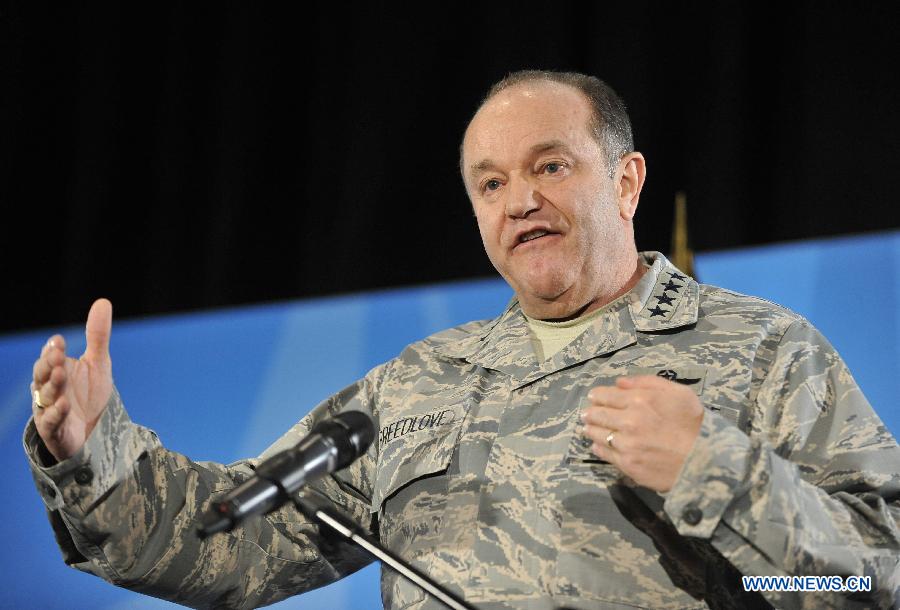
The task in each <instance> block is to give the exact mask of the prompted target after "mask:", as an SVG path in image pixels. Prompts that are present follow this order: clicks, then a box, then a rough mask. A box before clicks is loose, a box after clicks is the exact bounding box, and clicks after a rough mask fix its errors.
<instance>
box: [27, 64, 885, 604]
mask: <svg viewBox="0 0 900 610" xmlns="http://www.w3.org/2000/svg"><path fill="white" fill-rule="evenodd" d="M623 117H624V118H623ZM631 148H632V146H631V142H630V127H628V125H627V116H626V115H625V113H624V109H623V108H622V106H621V102H619V101H618V98H616V97H615V95H614V94H613V93H612V92H611V91H609V90H608V88H606V87H605V86H604V85H603V84H602V83H600V82H599V81H596V79H587V78H586V77H581V76H579V75H559V74H543V73H524V74H518V75H514V76H513V77H511V78H510V79H507V80H506V81H504V82H502V83H500V84H499V85H498V86H495V88H494V89H493V90H492V91H491V93H490V94H489V96H488V99H487V101H486V102H485V103H484V104H483V105H482V107H481V108H480V109H479V111H478V113H477V114H476V115H475V117H474V118H473V120H472V122H471V123H470V125H469V128H468V130H467V132H466V137H465V140H464V143H463V159H462V169H463V177H464V180H465V183H466V188H467V191H468V193H469V196H470V197H471V199H472V203H473V206H474V209H475V213H476V216H477V218H478V224H479V230H480V231H481V235H482V239H483V241H484V244H485V249H486V251H487V253H488V256H489V257H490V258H491V261H492V262H493V263H494V265H495V266H496V267H497V269H498V271H500V273H501V274H502V275H503V276H504V278H506V280H507V281H508V282H509V283H510V285H511V286H512V287H513V289H514V291H515V292H516V298H515V299H514V300H513V301H512V302H511V303H510V305H509V306H508V307H507V309H506V310H505V311H504V312H503V313H502V314H501V315H500V316H499V317H497V318H496V319H494V320H492V321H489V322H476V323H470V324H467V325H464V326H462V327H458V328H454V329H450V330H447V331H444V332H442V333H439V334H437V335H434V336H432V337H429V338H427V339H425V340H423V341H421V342H418V343H415V344H413V345H411V346H409V347H408V348H407V349H406V350H404V352H403V353H402V354H401V355H400V356H399V357H397V358H396V359H394V360H392V361H390V362H388V363H386V364H383V365H381V366H379V367H377V368H375V369H374V370H372V371H371V372H370V373H369V374H368V375H366V377H365V378H363V379H362V380H360V381H359V382H357V383H356V384H353V385H352V386H350V387H348V388H346V389H344V390H343V391H341V392H339V393H338V394H336V395H334V396H333V397H332V398H330V399H329V400H327V401H326V402H325V403H323V404H322V405H319V406H318V407H317V408H316V409H315V410H314V411H313V413H311V414H310V415H309V416H308V417H307V418H304V420H303V421H301V422H300V423H298V424H297V425H296V426H295V427H294V428H292V429H291V430H290V431H289V432H288V433H287V434H286V435H285V436H284V437H282V438H281V439H280V440H279V441H278V442H277V443H276V444H275V445H273V447H271V448H270V449H269V450H268V451H267V452H266V454H264V455H263V456H262V457H263V458H264V457H265V456H266V455H269V454H271V453H272V452H275V451H278V450H281V449H284V448H286V447H288V446H290V445H292V444H294V443H296V442H297V440H299V439H300V438H301V437H303V436H304V435H305V434H306V433H307V432H308V431H309V429H310V428H311V426H312V425H313V424H314V423H315V422H316V421H319V420H321V419H323V418H326V417H329V416H331V415H333V414H335V413H337V412H339V411H343V410H348V409H355V410H360V411H364V412H366V413H368V414H369V415H371V416H372V418H373V419H374V420H375V422H376V425H377V426H378V430H379V434H378V437H377V439H376V442H375V443H374V444H373V446H372V447H371V448H370V450H369V451H368V452H367V453H366V454H365V455H364V456H363V457H362V458H361V459H360V460H358V461H357V462H355V463H354V464H353V465H352V466H351V467H349V468H347V469H346V470H344V471H341V472H339V473H337V474H336V475H334V476H332V477H329V478H327V479H325V480H323V481H321V482H320V483H317V484H316V485H315V486H314V487H315V491H310V492H309V493H323V494H325V495H326V496H327V497H328V498H330V499H331V501H333V502H334V503H335V504H336V505H337V506H338V507H339V508H340V509H341V510H342V511H343V512H344V513H346V514H347V515H348V516H350V517H352V518H353V519H354V520H356V521H357V522H359V523H361V524H364V525H365V526H367V527H368V528H369V529H370V531H371V532H372V534H373V535H375V536H377V537H379V538H380V540H381V542H382V543H383V544H384V545H385V546H387V547H388V548H389V549H391V550H393V551H395V552H396V553H398V554H400V555H401V556H403V557H404V558H406V559H407V560H409V561H411V562H412V563H413V564H414V565H416V566H418V567H420V568H421V569H423V570H424V571H426V572H428V573H430V574H431V575H433V576H434V577H435V578H436V579H438V580H439V581H441V582H443V583H447V584H448V585H449V586H450V588H451V589H453V590H455V591H456V592H458V593H459V594H460V595H462V596H464V597H465V598H466V600H467V601H468V602H470V603H472V604H474V605H476V606H477V607H479V608H528V609H531V608H534V609H538V608H540V609H545V608H546V609H549V608H625V607H647V608H706V607H713V608H722V607H754V606H756V605H763V606H764V605H765V604H766V603H772V604H774V605H776V606H778V607H786V608H787V607H807V608H823V607H835V608H837V607H860V608H864V607H873V606H880V607H891V606H893V605H896V604H898V603H900V569H898V549H900V525H898V516H900V499H898V498H900V475H898V470H900V448H898V446H897V443H896V441H895V440H894V439H893V438H892V437H891V435H890V434H889V433H888V432H887V430H886V429H885V427H884V426H883V424H882V423H881V422H880V420H879V419H878V417H877V415H875V413H874V412H873V411H872V409H871V407H870V406H869V405H868V404H867V402H866V401H865V399H864V398H863V396H862V394H861V392H860V390H859V388H858V387H857V386H856V384H855V383H854V381H853V379H852V377H851V376H850V374H849V372H848V371H847V369H846V367H845V366H844V364H843V362H842V361H841V360H840V358H839V357H838V356H837V354H836V353H835V352H834V350H833V349H832V348H831V347H830V346H829V344H828V343H827V341H826V340H825V339H824V338H823V337H821V335H819V334H818V333H817V332H816V331H815V329H813V328H812V327H811V326H810V325H809V323H808V322H806V321H805V320H803V319H802V318H801V317H799V316H797V315H795V314H793V313H791V312H789V311H787V310H784V309H782V308H779V307H777V306H775V305H772V304H770V303H768V302H765V301H762V300H760V299H756V298H752V297H746V296H742V295H738V294H735V293H731V292H728V291H726V290H722V289H719V288H714V287H710V286H701V285H699V284H697V283H696V282H694V281H693V280H692V279H690V278H689V277H687V276H686V275H685V274H683V273H681V272H679V271H678V270H677V269H675V268H674V267H673V266H672V265H671V264H669V263H668V261H666V259H665V258H664V257H662V256H661V255H658V254H655V253H647V254H642V255H640V256H638V254H637V252H636V251H635V249H634V236H633V229H632V218H633V215H634V212H635V209H636V207H637V202H638V196H639V194H640V190H641V186H642V184H643V179H644V162H643V158H642V157H641V156H640V154H639V153H636V152H633V151H632V150H631ZM547 321H550V322H547ZM573 321H574V322H573ZM541 324H551V325H552V324H557V325H558V326H559V328H562V329H564V328H569V327H572V326H571V325H572V324H574V325H575V326H574V327H573V328H575V331H574V332H577V333H578V334H577V336H576V337H575V338H574V339H572V340H571V341H569V342H567V343H565V344H564V346H563V347H561V349H556V348H554V349H547V343H546V342H544V341H543V340H542V338H541V337H542V333H543V332H544V331H542V330H541ZM110 325H111V307H110V304H109V302H108V301H105V300H100V301H98V302H97V303H95V304H94V307H92V309H91V313H90V314H89V316H88V325H87V336H88V347H87V350H86V352H85V355H84V356H83V357H82V358H81V360H79V361H75V360H71V359H66V358H65V354H64V350H65V345H64V342H63V340H62V338H61V337H59V336H56V337H54V338H52V339H51V341H50V342H48V345H47V346H45V348H44V350H43V352H42V354H41V357H40V358H39V359H38V361H37V362H36V363H35V373H34V390H35V392H36V393H35V405H34V407H33V409H34V419H33V421H32V422H30V423H29V425H28V428H27V429H26V432H25V446H26V451H27V453H28V455H29V459H30V460H31V465H32V470H33V472H34V476H35V479H36V481H37V483H38V487H39V489H40V491H41V495H42V497H43V499H44V501H45V502H46V504H47V507H48V509H49V511H50V518H51V522H52V524H53V526H54V530H55V532H56V534H57V539H58V541H59V544H60V546H61V548H62V550H63V553H64V556H65V559H66V561H67V563H69V564H71V565H74V566H75V567H77V568H78V569H82V570H85V571H88V572H91V573H94V574H97V575H98V576H101V577H103V578H105V579H107V580H109V581H111V582H113V583H115V584H118V585H122V586H127V587H129V588H132V589H135V590H137V591H142V592H145V593H149V594H151V595H157V596H161V597H166V598H169V599H172V600H174V601H177V602H180V603H185V604H189V605H195V606H203V607H213V606H220V607H254V606H258V605H262V604H266V603H271V602H273V601H275V600H278V599H281V598H284V597H287V596H290V595H293V594H295V593H299V592H302V591H304V590H308V589H309V588H312V587H316V586H320V585H322V584H325V583H328V582H331V581H333V580H335V579H337V578H340V577H341V576H344V575H346V574H348V573H350V572H352V571H354V570H356V569H358V568H360V567H361V566H362V565H364V564H365V563H366V562H367V561H368V558H366V557H365V556H364V555H363V554H362V553H361V552H360V551H358V550H356V549H354V548H353V547H351V546H348V545H346V544H345V543H343V542H341V541H338V540H335V539H333V538H330V537H329V536H328V535H327V533H326V532H320V531H319V529H318V528H317V527H316V526H315V525H314V524H312V523H309V522H307V521H306V520H305V519H304V518H303V517H302V516H300V515H299V514H298V513H297V511H295V510H294V509H293V508H292V507H288V508H283V509H280V510H278V511H275V512H273V513H271V514H269V515H268V516H267V517H265V518H261V519H256V520H252V521H249V522H247V523H245V524H244V525H243V526H242V527H241V528H239V529H237V530H235V532H233V533H232V534H228V535H218V536H214V537H212V538H210V539H207V540H205V541H200V540H198V539H197V538H196V537H195V536H194V534H193V531H194V527H195V526H196V522H197V517H198V515H199V514H200V512H202V511H203V510H205V508H206V507H207V506H208V504H209V501H210V498H211V497H213V496H217V495H219V494H221V493H223V492H225V491H227V490H229V489H231V488H233V487H234V486H235V485H236V484H237V483H240V482H241V481H243V480H245V479H246V478H247V477H249V476H251V475H252V465H253V463H254V462H253V461H247V462H240V463H237V464H234V465H231V466H227V467H226V466H222V465H218V464H210V463H202V464H198V463H194V462H191V461H190V460H188V459H187V458H185V457H183V456H181V455H178V454H175V453H173V452H169V451H166V450H165V449H163V448H162V447H161V446H160V444H159V442H158V440H157V439H156V437H155V435H154V434H153V433H152V432H150V431H149V430H146V429H144V428H141V427H139V426H136V425H135V424H133V423H132V422H131V421H130V420H129V419H128V416H127V414H126V413H125V411H124V408H123V406H122V403H121V400H120V398H119V396H118V393H117V392H116V391H115V390H114V388H113V385H112V376H111V372H110V370H111V363H110V359H109V353H108V341H109V333H110ZM544 330H546V329H544ZM543 336H546V335H543ZM536 353H540V354H542V355H544V356H545V357H543V358H538V357H537V356H536ZM742 574H745V575H786V574H790V575H809V574H812V575H841V576H851V575H855V576H871V577H872V585H873V591H872V592H871V593H863V594H853V595H850V594H847V595H840V594H836V593H827V594H826V593H767V594H766V598H765V599H764V598H763V597H762V596H760V595H759V594H747V593H744V592H743V591H742V588H741V581H740V576H741V575H742ZM382 593H383V598H384V602H385V606H386V607H388V608H395V609H400V608H416V609H421V608H434V607H438V606H437V602H435V601H434V600H432V599H430V598H428V597H427V596H425V594H424V593H422V592H421V591H419V590H417V589H416V588H415V587H413V586H412V585H409V584H408V583H406V582H405V581H403V580H401V578H400V577H399V576H397V575H396V574H393V573H391V572H385V573H384V574H383V577H382Z"/></svg>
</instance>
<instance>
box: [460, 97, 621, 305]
mask: <svg viewBox="0 0 900 610" xmlns="http://www.w3.org/2000/svg"><path fill="white" fill-rule="evenodd" d="M590 118H591V112H590V106H589V104H588V101H587V99H586V98H585V97H584V95H583V94H582V93H581V92H580V91H578V90H576V89H574V88H572V87H569V86H566V85H561V84H557V83H548V82H544V81H537V82H531V83H523V84H519V85H515V86H513V87H510V88H509V89H506V90H504V91H502V92H500V93H498V94H497V95H496V96H494V97H493V98H491V100H490V101H488V102H487V103H486V104H485V105H484V106H483V107H482V108H481V109H480V110H479V111H478V113H477V114H476V115H475V118H473V119H472V122H471V123H470V124H469V128H468V129H467V131H466V135H465V139H464V140H463V172H464V179H465V182H466V190H467V191H468V193H469V197H470V198H471V200H472V205H473V207H474V209H475V216H476V218H477V220H478V228H479V231H480V232H481V239H482V241H483V242H484V249H485V251H486V252H487V255H488V258H490V260H491V263H493V265H494V267H495V268H496V269H497V271H499V272H500V275H502V276H503V277H504V278H505V279H506V281H507V282H508V283H509V284H510V286H512V288H513V290H515V292H516V294H517V295H518V297H519V299H520V302H521V303H522V306H523V308H524V309H525V312H526V313H528V314H529V315H532V316H537V317H544V318H548V317H563V316H566V315H571V314H572V313H574V312H575V311H577V310H578V309H580V308H582V307H584V306H585V305H586V304H589V303H591V302H593V301H594V300H595V299H597V298H598V297H600V296H601V295H602V293H603V290H604V288H605V286H604V282H605V281H608V280H607V279H605V278H607V277H608V276H609V275H610V273H613V274H615V273H618V270H617V269H616V268H615V267H616V265H618V264H619V262H620V259H621V253H622V252H623V250H624V251H627V246H628V243H627V240H626V237H627V236H626V234H625V225H626V224H627V221H626V219H624V218H623V217H622V215H621V214H620V212H619V206H618V203H617V194H616V188H615V181H614V180H613V179H610V178H609V176H608V173H607V168H606V161H605V155H604V152H603V150H602V149H601V147H600V146H599V144H598V143H597V141H596V140H595V139H594V138H593V137H592V134H591V133H590V131H589V124H590ZM627 220H630V218H628V219H627ZM633 263H634V259H632V260H631V264H632V267H631V271H633V270H634V267H633ZM619 275H621V274H619ZM548 312H549V313H548ZM541 314H547V315H541Z"/></svg>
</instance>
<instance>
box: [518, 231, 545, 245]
mask: <svg viewBox="0 0 900 610" xmlns="http://www.w3.org/2000/svg"><path fill="white" fill-rule="evenodd" d="M547 233H549V231H544V230H543V229H537V230H536V231H529V232H528V233H526V234H525V235H523V236H522V237H520V238H519V243H525V242H526V241H531V240H532V239H537V238H538V237H543V236H544V235H546V234H547Z"/></svg>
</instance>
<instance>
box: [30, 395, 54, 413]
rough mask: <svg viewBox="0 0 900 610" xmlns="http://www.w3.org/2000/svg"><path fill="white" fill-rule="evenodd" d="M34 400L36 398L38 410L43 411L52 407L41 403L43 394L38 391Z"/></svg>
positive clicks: (35, 402)
mask: <svg viewBox="0 0 900 610" xmlns="http://www.w3.org/2000/svg"><path fill="white" fill-rule="evenodd" d="M32 398H34V404H35V405H37V408H38V409H40V410H42V411H43V410H44V409H46V408H47V407H49V406H50V405H45V404H42V403H41V393H40V392H39V391H38V390H35V391H34V395H33V396H32Z"/></svg>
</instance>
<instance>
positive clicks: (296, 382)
mask: <svg viewBox="0 0 900 610" xmlns="http://www.w3.org/2000/svg"><path fill="white" fill-rule="evenodd" d="M696 267H697V269H696V270H697V275H698V276H699V277H700V278H701V280H702V281H704V282H705V283H709V284H717V285H720V286H725V287H728V288H731V289H733V290H737V291H740V292H745V293H749V294H755V295H758V296H762V297H764V298H767V299H770V300H772V301H776V302H778V303H780V304H782V305H785V306H787V307H790V308H791V309H793V310H794V311H797V312H800V313H802V314H803V315H805V316H806V317H807V318H809V319H810V320H811V321H812V322H813V323H814V324H815V325H816V326H818V327H819V328H820V329H821V330H822V331H823V332H824V334H825V335H826V336H827V337H828V338H829V339H830V340H831V341H832V343H833V344H834V345H835V347H836V348H837V349H838V351H839V352H840V353H841V354H842V356H843V357H844V359H845V360H846V361H847V363H848V364H849V366H850V369H851V370H852V371H853V373H854V376H855V377H856V379H857V381H858V382H859V384H860V386H861V387H862V388H863V390H864V391H865V393H866V395H867V396H868V398H869V400H870V401H871V402H872V404H873V405H874V406H875V408H876V410H877V411H878V412H879V414H880V415H881V417H882V419H884V420H885V422H886V423H887V425H888V426H889V427H890V428H891V430H892V431H893V433H894V435H895V436H896V435H898V433H900V416H898V414H897V410H896V409H895V408H894V404H895V403H896V400H897V399H896V397H897V396H898V395H900V366H898V362H900V358H898V356H900V353H898V351H900V348H898V345H900V308H898V306H897V303H898V302H900V277H898V274H900V232H894V233H886V234H878V235H869V236H863V237H854V238H841V239H834V240H826V241H815V242H805V243H794V244H784V245H777V246H768V247H761V248H757V249H752V250H740V251H730V252H717V253H707V254H701V255H698V256H697V260H696ZM510 295H511V292H510V290H509V288H508V287H507V286H506V284H504V283H503V282H502V281H501V280H499V279H498V280H481V281H473V282H465V283H455V284H445V285H440V286H428V287H422V288H414V289H405V290H391V291H385V292H377V293H370V294H360V295H354V296H344V297H339V298H330V299H319V300H314V301H305V302H295V303H284V304H278V305H267V306H258V307H247V308H241V309H234V310H226V311H215V312H210V313H200V314H189V315H178V316H165V317H157V318H152V319H144V320H126V321H114V323H113V338H112V353H113V362H114V371H115V378H116V383H117V385H118V387H119V390H120V392H121V394H122V396H123V398H124V400H125V403H126V405H127V407H128V410H129V412H130V413H131V416H132V418H133V419H134V420H135V421H137V422H139V423H141V424H143V425H146V426H148V427H150V428H153V429H155V430H156V431H157V432H158V433H159V435H160V438H161V439H162V440H163V442H164V443H165V444H166V445H167V446H168V447H169V448H170V449H173V450H176V451H180V452H182V453H185V454H187V455H190V456H191V457H192V458H194V459H196V460H216V461H220V462H232V461H235V460H237V459H240V458H242V457H246V456H252V455H256V454H258V453H260V452H261V451H262V450H263V449H264V448H265V447H266V446H268V445H269V444H270V443H271V442H272V441H274V440H275V439H276V438H277V437H278V436H279V435H280V434H281V433H282V432H284V431H285V430H287V429H288V428H289V427H290V426H291V425H292V424H294V423H295V422H296V421H297V420H298V419H300V418H301V417H302V416H303V415H304V414H305V413H306V412H307V411H308V410H309V409H310V408H311V407H312V406H314V405H315V404H317V403H318V402H319V401H321V400H322V399H323V398H325V397H327V396H328V395H329V394H331V393H332V392H334V391H336V390H338V389H340V388H342V387H343V386H345V385H347V384H348V383H350V382H352V381H354V380H355V379H357V378H359V377H360V376H361V375H363V374H364V373H365V372H366V371H367V370H368V369H370V368H371V367H373V366H375V365H376V364H378V363H380V362H383V361H385V360H387V359H389V358H391V357H393V356H394V355H396V354H397V353H399V351H400V350H401V349H402V348H403V346H405V345H406V344H408V343H410V342H412V341H415V340H417V339H420V338H422V337H424V336H426V335H428V334H430V333H433V332H435V331H437V330H440V329H443V328H447V327H449V326H453V325H455V324H459V323H462V322H465V321H468V320H472V319H480V318H490V317H493V316H495V315H496V314H497V312H498V311H499V310H500V309H501V308H502V307H503V305H504V304H505V303H506V301H507V300H508V298H509V297H510ZM25 296H27V295H17V297H19V298H22V297H25ZM88 305H89V303H86V304H85V312H86V310H87V306H88ZM58 331H59V332H62V333H63V334H64V335H65V337H66V340H67V341H68V342H69V346H70V353H77V354H80V353H81V351H82V350H83V347H84V337H83V334H82V330H81V328H65V329H48V330H47V331H41V332H30V333H23V334H19V335H13V336H7V337H4V338H0V371H2V378H0V401H2V402H0V439H2V451H3V456H2V457H3V459H4V462H3V463H6V464H9V465H10V468H9V470H8V471H7V473H8V474H9V475H10V476H9V477H8V478H4V479H3V483H2V485H3V494H2V503H0V523H2V525H0V527H2V539H3V540H4V542H5V543H6V544H7V545H8V548H7V550H6V551H5V552H4V553H3V554H4V557H5V559H4V561H3V564H4V570H3V572H2V577H0V578H2V579H3V580H2V585H3V588H4V589H5V591H6V593H5V595H4V594H0V607H4V608H24V607H40V608H60V609H62V608H66V609H70V608H107V609H114V608H162V607H174V606H173V605H172V604H168V603H166V602H162V601H159V600H155V599H153V598H149V597H145V596H141V595H138V594H135V593H130V592H127V591H121V590H118V589H116V588H114V587H112V586H110V585H107V584H105V583H103V582H101V581H99V580H97V579H95V578H93V577H91V576H88V575H85V574H81V573H79V572H77V571H75V570H72V569H70V568H67V567H65V566H64V564H63V563H62V561H61V560H60V555H59V551H58V550H57V548H56V545H55V543H54V542H53V537H52V534H51V531H50V527H49V525H48V524H47V522H46V518H45V515H44V511H43V507H42V504H41V502H40V500H39V498H38V495H37V493H36V492H35V491H34V489H33V484H32V482H31V477H30V475H29V472H28V469H27V467H26V462H25V459H24V456H23V453H22V449H21V433H22V429H23V427H24V425H25V422H26V421H27V418H28V416H29V415H30V397H29V395H28V382H29V379H30V376H31V366H32V363H33V361H34V358H35V357H36V355H37V354H38V353H39V351H40V348H41V345H42V344H43V342H44V341H45V340H46V338H47V337H48V336H49V335H50V334H52V333H53V332H58ZM378 570H379V568H378V566H377V565H374V566H370V567H369V568H367V569H365V570H363V571H361V572H360V573H358V574H356V575H354V576H353V577H351V578H349V579H345V580H344V581H342V582H340V583H336V584H334V585H332V586H330V587H326V588H324V589H321V590H318V591H314V592H311V593H308V594H306V595H304V596H302V597H299V598H295V599H291V600H287V601H285V602H282V603H281V604H278V605H276V606H275V607H277V608H294V607H297V608H300V607H306V608H321V607H327V608H331V609H332V610H340V609H342V608H347V609H351V608H352V609H364V608H380V607H381V602H380V597H379V592H378Z"/></svg>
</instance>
